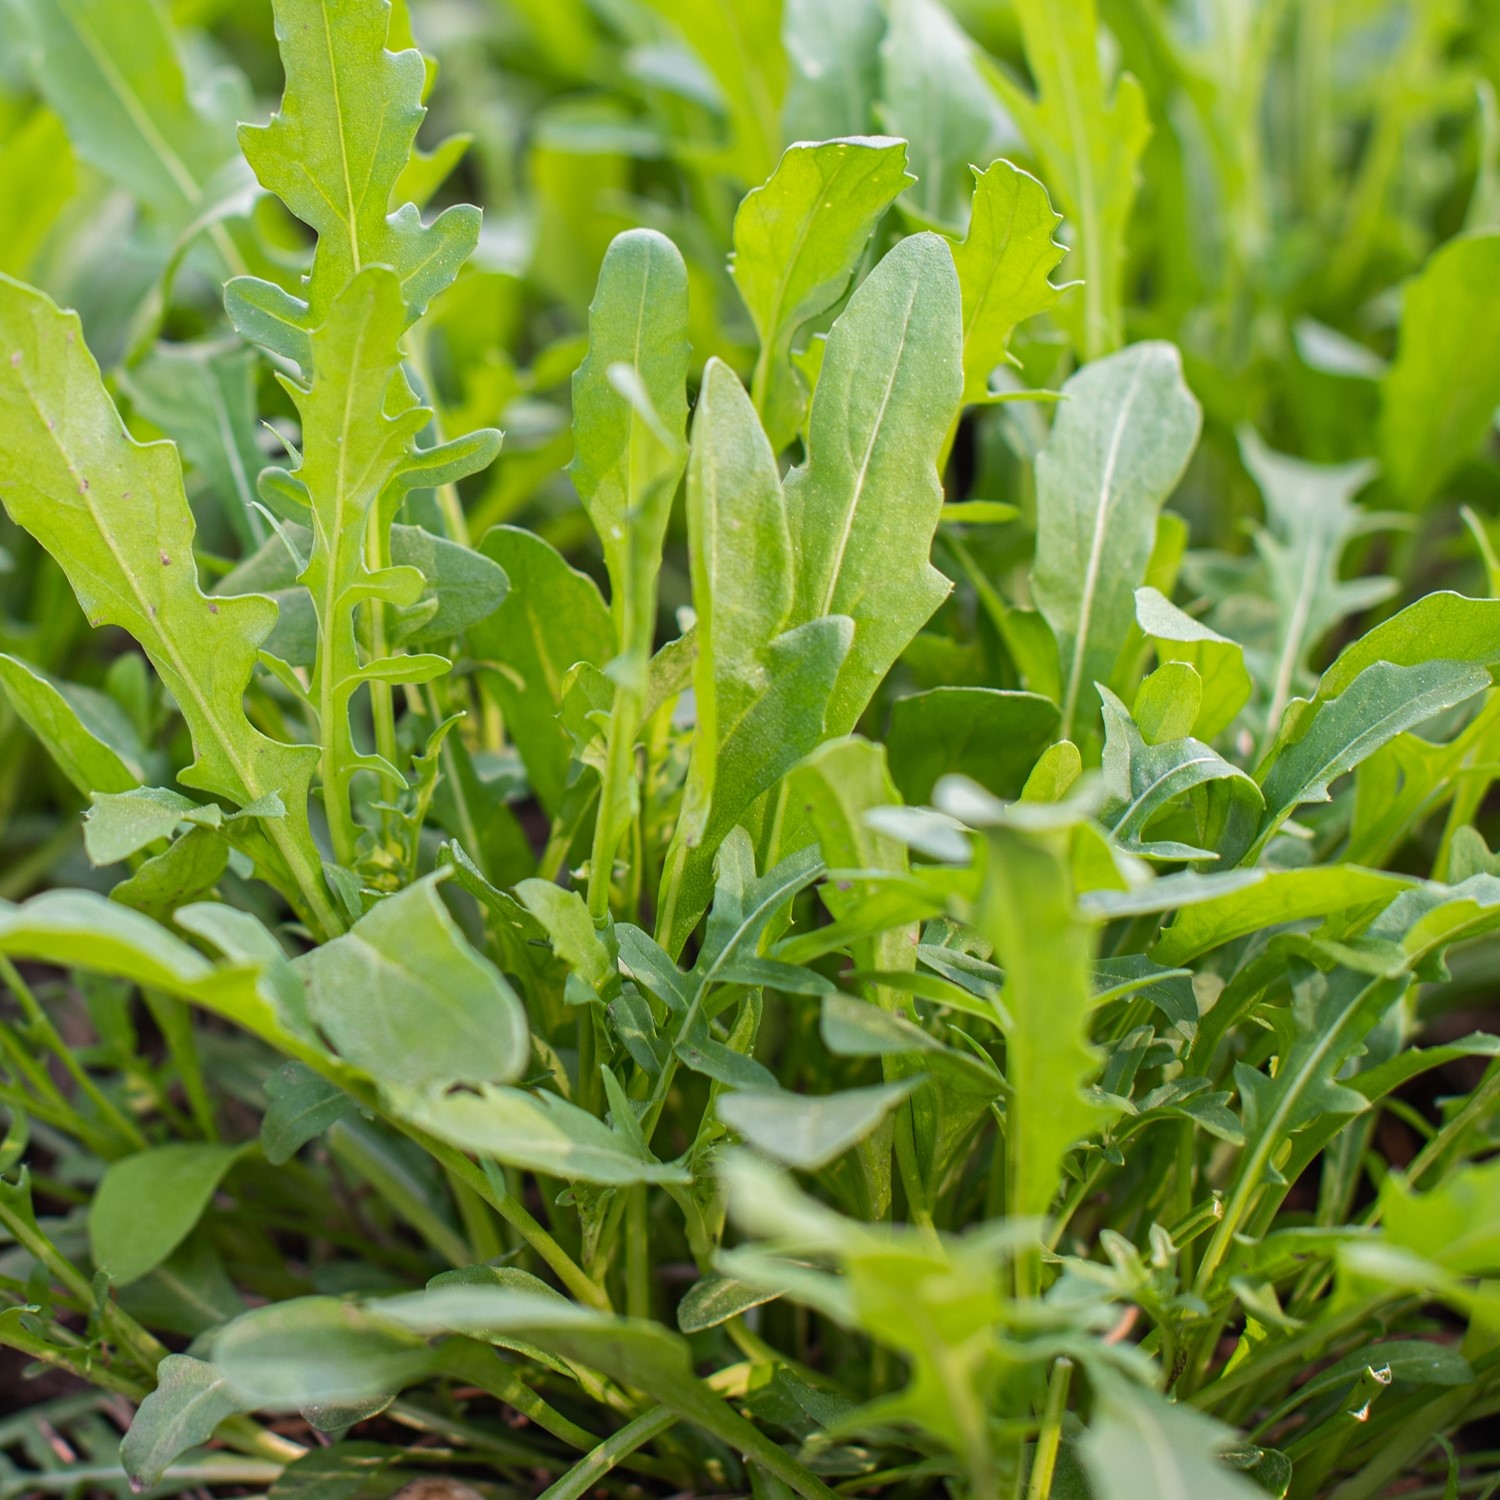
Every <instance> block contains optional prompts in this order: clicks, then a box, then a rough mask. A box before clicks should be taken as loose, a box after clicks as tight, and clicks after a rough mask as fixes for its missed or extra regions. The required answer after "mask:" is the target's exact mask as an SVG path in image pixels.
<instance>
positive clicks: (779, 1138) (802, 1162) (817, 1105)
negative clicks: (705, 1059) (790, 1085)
mask: <svg viewBox="0 0 1500 1500" xmlns="http://www.w3.org/2000/svg"><path fill="white" fill-rule="evenodd" d="M919 1082H920V1079H917V1078H906V1079H902V1080H900V1081H899V1082H896V1083H882V1084H877V1085H876V1086H875V1087H873V1088H863V1089H844V1090H843V1091H842V1092H840V1093H837V1094H822V1095H811V1094H789V1093H786V1092H785V1091H783V1090H780V1089H778V1090H776V1091H774V1092H764V1093H759V1092H752V1091H750V1090H745V1091H743V1092H740V1093H734V1094H720V1095H719V1097H718V1101H717V1103H716V1105H715V1108H716V1109H717V1111H718V1115H719V1118H720V1119H721V1120H722V1121H723V1122H724V1123H725V1124H726V1125H728V1126H730V1128H731V1129H734V1130H737V1131H738V1132H739V1133H740V1134H741V1135H742V1136H744V1138H745V1139H746V1140H747V1141H749V1143H750V1144H751V1145H752V1146H755V1147H757V1148H758V1149H759V1150H761V1151H764V1152H765V1153H766V1154H767V1155H768V1156H772V1157H774V1158H775V1159H776V1160H777V1161H780V1162H784V1163H785V1164H786V1165H787V1166H789V1167H798V1168H800V1169H801V1170H803V1171H806V1172H816V1171H818V1170H819V1169H820V1168H822V1167H826V1166H827V1165H828V1164H829V1163H830V1162H833V1161H836V1160H837V1159H838V1158H839V1157H840V1156H842V1155H843V1154H844V1153H845V1152H846V1151H848V1150H849V1149H850V1148H851V1147H853V1146H857V1145H858V1144H859V1143H860V1141H862V1140H864V1138H865V1137H866V1136H867V1135H869V1134H870V1133H871V1131H873V1130H875V1129H876V1128H877V1127H878V1126H879V1125H880V1123H881V1121H883V1120H884V1119H885V1118H886V1116H887V1115H889V1114H890V1113H891V1111H892V1110H893V1109H895V1108H896V1106H897V1105H898V1104H900V1103H901V1101H902V1100H903V1099H905V1098H907V1097H908V1095H910V1093H911V1092H912V1090H913V1089H914V1088H916V1087H917V1084H918V1083H919Z"/></svg>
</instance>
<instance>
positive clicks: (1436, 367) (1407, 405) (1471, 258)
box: [1380, 233, 1500, 510]
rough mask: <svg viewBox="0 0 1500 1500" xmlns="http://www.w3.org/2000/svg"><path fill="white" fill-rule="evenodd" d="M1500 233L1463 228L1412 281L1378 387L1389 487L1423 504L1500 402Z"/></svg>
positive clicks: (1487, 427) (1466, 453) (1488, 424)
mask: <svg viewBox="0 0 1500 1500" xmlns="http://www.w3.org/2000/svg"><path fill="white" fill-rule="evenodd" d="M1497 280H1500V233H1488V234H1474V235H1461V236H1459V237H1458V238H1457V239H1453V240H1450V241H1449V242H1448V243H1447V244H1446V245H1443V246H1441V247H1440V248H1439V249H1438V250H1437V251H1435V252H1434V254H1433V256H1432V258H1431V259H1430V260H1429V261H1428V262H1427V264H1426V265H1425V266H1424V267H1423V268H1422V270H1421V272H1420V273H1419V274H1418V275H1417V276H1416V277H1414V278H1413V279H1412V280H1411V281H1410V282H1408V283H1407V286H1406V290H1405V294H1404V297H1403V300H1402V305H1401V333H1400V338H1399V343H1398V348H1397V353H1396V359H1395V362H1394V363H1393V364H1392V365H1391V367H1390V369H1389V370H1388V371H1387V372H1386V375H1385V377H1384V379H1383V380H1382V381H1381V388H1380V398H1381V405H1380V446H1381V454H1382V457H1383V459H1384V462H1385V469H1386V473H1387V475H1388V476H1389V478H1390V482H1391V487H1392V488H1393V489H1394V490H1395V492H1396V494H1397V495H1398V496H1399V497H1400V499H1401V500H1402V502H1403V503H1404V504H1405V505H1407V506H1409V507H1410V508H1411V509H1413V510H1419V509H1422V508H1423V507H1425V506H1427V505H1429V504H1430V503H1431V502H1432V501H1433V500H1435V499H1437V498H1438V497H1439V495H1440V494H1441V492H1442V489H1443V486H1444V485H1445V484H1446V483H1447V481H1448V479H1449V478H1450V477H1451V475H1452V474H1453V472H1454V470H1455V469H1457V468H1458V466H1459V465H1460V464H1461V463H1463V462H1464V460H1465V459H1467V458H1469V457H1470V456H1471V455H1472V454H1473V453H1474V452H1475V451H1476V450H1477V449H1478V448H1479V446H1480V444H1481V443H1482V442H1483V441H1484V440H1485V437H1486V434H1490V433H1492V428H1493V423H1494V416H1495V409H1496V408H1497V407H1500V308H1497V306H1496V304H1495V298H1494V297H1493V296H1491V295H1490V292H1491V289H1492V288H1493V287H1494V285H1495V283H1496V281H1497Z"/></svg>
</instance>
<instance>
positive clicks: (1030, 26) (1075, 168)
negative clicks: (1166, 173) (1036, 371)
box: [990, 0, 1151, 360]
mask: <svg viewBox="0 0 1500 1500" xmlns="http://www.w3.org/2000/svg"><path fill="white" fill-rule="evenodd" d="M1016 19H1017V20H1018V21H1019V22H1020V24H1021V40H1022V43H1023V45H1024V46H1025V49H1026V66H1027V68H1028V69H1029V71H1030V73H1031V76H1032V78H1033V79H1034V80H1035V81H1036V87H1037V95H1036V97H1035V98H1033V97H1032V96H1031V95H1029V94H1027V93H1026V92H1025V91H1024V90H1023V89H1022V88H1021V87H1020V86H1019V85H1018V84H1016V83H1015V82H1013V81H1012V80H1011V79H1010V78H1009V77H1008V76H1007V75H1005V74H1003V73H1002V72H1001V71H1000V70H999V69H998V68H994V67H991V68H990V76H991V79H992V81H993V83H994V85H995V87H996V89H997V90H998V92H999V94H1000V97H1001V98H1002V99H1003V100H1004V101H1005V105H1006V107H1007V108H1008V109H1009V110H1010V113H1011V116H1012V118H1013V119H1014V120H1015V122H1016V124H1017V125H1018V126H1019V127H1020V130H1021V133H1022V134H1023V135H1024V136H1025V137H1026V139H1027V141H1029V142H1030V144H1031V148H1032V150H1033V151H1035V152H1036V155H1037V160H1038V162H1039V164H1040V166H1041V169H1042V177H1043V179H1044V180H1045V181H1046V182H1047V183H1048V184H1049V185H1050V186H1051V187H1052V189H1053V191H1054V192H1056V193H1057V194H1058V196H1059V197H1060V198H1061V200H1062V206H1063V210H1064V212H1065V213H1066V214H1067V216H1068V220H1069V222H1070V223H1071V224H1072V225H1073V226H1074V227H1075V232H1076V233H1077V236H1078V250H1077V253H1078V268H1079V274H1080V276H1081V278H1082V280H1083V309H1082V324H1083V327H1082V338H1081V339H1080V340H1079V343H1080V346H1081V349H1082V352H1083V357H1084V358H1085V359H1088V360H1096V359H1098V358H1099V357H1100V356H1101V355H1104V354H1108V353H1110V352H1111V351H1112V350H1114V349H1118V348H1119V347H1120V345H1121V344H1122V343H1123V342H1124V339H1125V310H1124V274H1125V236H1126V229H1127V226H1128V224H1129V220H1130V210H1131V206H1132V205H1133V203H1134V202H1135V189H1136V174H1137V168H1138V166H1139V163H1140V159H1141V153H1142V152H1143V151H1144V150H1145V147H1146V141H1147V139H1148V137H1149V136H1150V134H1151V125H1150V121H1149V119H1148V117H1147V113H1146V97H1145V94H1144V92H1143V91H1142V89H1141V87H1140V85H1139V84H1138V83H1137V82H1136V81H1135V79H1134V78H1132V77H1131V76H1130V75H1129V74H1128V73H1127V74H1122V75H1121V76H1120V77H1119V78H1117V79H1116V80H1115V81H1114V83H1113V86H1112V87H1111V86H1109V85H1108V84H1107V83H1106V80H1105V77H1104V72H1103V67H1102V64H1101V61H1100V51H1099V20H1098V15H1097V12H1096V9H1095V6H1094V0H1075V3H1073V4H1070V5H1063V6H1059V5H1055V4H1053V3H1052V0H1016Z"/></svg>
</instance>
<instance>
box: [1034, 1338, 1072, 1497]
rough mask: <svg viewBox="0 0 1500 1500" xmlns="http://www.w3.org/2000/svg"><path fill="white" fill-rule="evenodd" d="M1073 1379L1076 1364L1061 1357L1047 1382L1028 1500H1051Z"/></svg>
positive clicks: (1053, 1367) (1063, 1356)
mask: <svg viewBox="0 0 1500 1500" xmlns="http://www.w3.org/2000/svg"><path fill="white" fill-rule="evenodd" d="M1072 1380H1073V1361H1072V1360H1071V1359H1069V1358H1067V1356H1066V1355H1062V1356H1059V1358H1058V1359H1057V1361H1056V1362H1055V1363H1054V1364H1053V1366H1052V1378H1051V1379H1050V1380H1049V1381H1048V1382H1047V1405H1046V1408H1045V1410H1044V1411H1043V1412H1042V1425H1041V1429H1040V1430H1039V1431H1038V1433H1037V1436H1036V1456H1035V1457H1034V1458H1033V1459H1032V1461H1031V1480H1030V1482H1029V1483H1028V1484H1027V1486H1026V1500H1051V1495H1052V1479H1053V1476H1054V1475H1055V1474H1056V1472H1057V1450H1058V1448H1059V1447H1060V1445H1061V1443H1062V1420H1063V1413H1064V1412H1066V1411H1067V1409H1068V1387H1069V1385H1071V1383H1072Z"/></svg>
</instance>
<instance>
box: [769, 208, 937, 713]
mask: <svg viewBox="0 0 1500 1500" xmlns="http://www.w3.org/2000/svg"><path fill="white" fill-rule="evenodd" d="M962 336H963V330H962V310H961V305H960V300H959V290H958V277H957V274H956V273H955V271H954V269H953V260H952V257H951V256H950V255H949V253H948V248H947V246H946V245H945V244H944V243H943V241H942V240H940V239H939V238H937V236H935V235H926V234H918V235H913V236H911V237H910V238H909V239H905V240H903V241H902V242H901V243H900V244H899V245H897V246H896V248H895V249H894V250H892V251H891V252H890V253H889V254H888V255H887V256H886V257H885V259H884V260H882V261H881V262H880V264H879V265H878V266H877V267H876V268H875V269H874V271H872V272H871V273H870V275H869V277H868V278H867V279H866V280H865V282H864V283H863V284H862V285H861V286H860V288H859V290H858V291H856V292H855V294H854V296H853V297H851V298H850V300H849V305H848V306H847V307H846V308H845V309H844V311H843V313H842V314H841V315H840V317H839V319H838V321H837V322H836V323H835V324H834V326H833V331H832V332H831V333H830V334H829V336H828V350H827V353H826V355H825V356H824V359H823V371H822V374H821V376H820V377H819V380H818V388H817V392H816V393H815V395H814V397H813V404H812V414H811V417H810V419H809V424H808V447H807V462H806V463H805V464H803V465H802V466H801V467H799V468H798V469H796V470H794V471H793V472H792V474H791V475H790V476H789V477H788V479H787V484H786V498H787V512H788V517H789V520H790V524H791V532H792V548H793V553H794V555H795V556H796V558H797V568H798V572H797V591H796V613H795V616H794V618H795V619H797V620H799V621H805V620H814V619H817V618H819V617H821V616H826V615H848V616H849V617H850V618H851V619H852V620H853V621H854V645H853V647H852V648H851V650H850V652H849V655H848V657H847V659H846V660H845V662H844V666H843V668H842V670H841V671H840V673H839V679H838V683H837V685H836V686H835V688H834V691H833V695H832V698H831V700H830V702H829V706H828V715H827V732H828V734H829V735H830V736H833V737H836V736H839V735H843V734H847V733H849V731H850V730H851V729H853V727H854V725H855V722H856V721H857V720H858V718H859V716H860V714H861V713H862V712H863V711H864V708H865V705H866V704H867V703H868V702H869V701H870V698H871V696H872V695H873V694H874V691H875V689H876V688H877V687H878V686H879V685H880V682H881V680H882V679H883V678H884V676H885V674H886V673H887V672H888V671H889V670H890V667H891V665H892V663H894V662H895V660H896V658H897V657H898V656H899V655H900V654H901V652H902V651H903V650H904V649H905V648H906V646H907V644H908V643H909V642H910V641H911V639H912V637H913V636H914V635H915V634H916V633H917V631H918V630H919V629H920V628H921V627H922V625H923V624H924V623H925V622H926V621H927V619H928V618H929V617H930V616H931V614H932V612H933V611H934V610H935V609H936V608H937V607H938V605H939V604H940V603H942V601H943V599H945V598H946V597H947V594H948V591H949V587H950V585H949V583H948V581H947V580H946V579H945V578H943V576H942V575H941V574H940V573H939V572H938V571H937V570H936V569H935V568H934V567H933V566H932V564H931V563H930V562H929V560H928V556H929V553H930V551H931V547H932V536H933V533H934V532H935V531H936V529H937V523H938V515H939V512H940V511H941V509H942V486H941V484H940V483H939V480H938V474H937V468H936V460H937V457H938V454H939V452H940V451H941V449H942V446H943V443H944V441H945V439H946V435H947V431H948V425H949V423H950V422H951V421H952V418H953V413H954V411H955V410H956V408H957V405H958V398H959V393H960V390H961V383H962Z"/></svg>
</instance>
